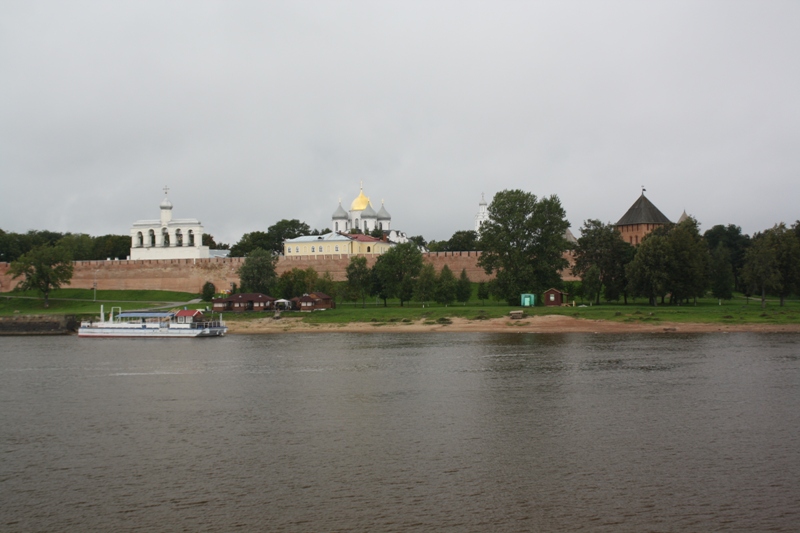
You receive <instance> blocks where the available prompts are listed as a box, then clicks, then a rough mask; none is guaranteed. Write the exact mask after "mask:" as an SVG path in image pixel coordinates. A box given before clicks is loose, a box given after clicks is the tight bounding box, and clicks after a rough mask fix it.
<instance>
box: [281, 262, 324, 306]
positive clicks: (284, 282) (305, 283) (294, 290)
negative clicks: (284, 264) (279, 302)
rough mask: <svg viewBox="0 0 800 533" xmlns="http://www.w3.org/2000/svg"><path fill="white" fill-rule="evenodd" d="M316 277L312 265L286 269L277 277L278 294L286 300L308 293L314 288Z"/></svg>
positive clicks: (317, 277)
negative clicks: (303, 267) (304, 267)
mask: <svg viewBox="0 0 800 533" xmlns="http://www.w3.org/2000/svg"><path fill="white" fill-rule="evenodd" d="M318 279H319V276H318V275H317V271H316V270H314V268H313V267H308V268H306V269H302V268H293V269H291V270H287V271H286V272H284V273H283V274H281V276H280V278H279V279H278V285H279V287H280V294H281V296H282V297H283V298H285V299H287V300H288V299H290V298H294V297H295V296H302V295H304V294H308V293H310V292H312V291H313V290H314V287H315V286H316V285H317V281H318Z"/></svg>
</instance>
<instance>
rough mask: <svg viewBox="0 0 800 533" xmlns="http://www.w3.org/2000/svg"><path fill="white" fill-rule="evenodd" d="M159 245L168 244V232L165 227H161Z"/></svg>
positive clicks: (165, 245)
mask: <svg viewBox="0 0 800 533" xmlns="http://www.w3.org/2000/svg"><path fill="white" fill-rule="evenodd" d="M161 246H164V247H167V246H169V232H168V231H167V228H163V229H162V230H161Z"/></svg>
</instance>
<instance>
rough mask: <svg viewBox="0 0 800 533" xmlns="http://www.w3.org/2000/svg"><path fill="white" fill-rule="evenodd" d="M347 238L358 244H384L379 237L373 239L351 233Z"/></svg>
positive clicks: (369, 236) (361, 234) (368, 236)
mask: <svg viewBox="0 0 800 533" xmlns="http://www.w3.org/2000/svg"><path fill="white" fill-rule="evenodd" d="M347 237H348V238H349V239H351V240H353V241H358V242H382V241H381V240H380V239H378V238H377V237H373V236H372V235H364V234H363V233H351V234H350V235H348V236H347Z"/></svg>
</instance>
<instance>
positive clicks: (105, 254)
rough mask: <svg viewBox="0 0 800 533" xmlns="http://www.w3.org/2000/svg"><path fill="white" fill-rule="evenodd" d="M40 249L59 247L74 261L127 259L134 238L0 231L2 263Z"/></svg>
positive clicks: (0, 256) (0, 258)
mask: <svg viewBox="0 0 800 533" xmlns="http://www.w3.org/2000/svg"><path fill="white" fill-rule="evenodd" d="M40 246H50V247H53V246H59V247H61V248H63V249H64V250H65V251H66V252H67V253H68V254H69V256H70V258H71V259H72V260H73V261H103V260H105V259H108V258H109V257H112V258H120V259H124V258H125V257H127V256H128V255H129V254H130V249H131V237H130V235H103V236H100V237H92V236H91V235H86V234H85V233H58V232H55V231H35V230H31V231H29V232H27V233H13V232H5V231H3V230H2V229H0V262H7V263H11V262H12V261H16V260H17V259H19V258H20V257H22V256H23V255H25V254H26V253H28V252H30V251H31V250H33V249H34V248H38V247H40Z"/></svg>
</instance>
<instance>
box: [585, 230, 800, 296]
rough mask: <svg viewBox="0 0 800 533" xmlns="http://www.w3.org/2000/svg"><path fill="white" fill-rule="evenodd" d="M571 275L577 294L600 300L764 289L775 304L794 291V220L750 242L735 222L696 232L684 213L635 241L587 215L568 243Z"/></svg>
mask: <svg viewBox="0 0 800 533" xmlns="http://www.w3.org/2000/svg"><path fill="white" fill-rule="evenodd" d="M572 270H573V273H575V274H576V275H578V276H580V277H581V279H582V285H583V287H582V290H583V294H584V296H586V297H588V298H589V299H593V300H595V301H596V302H597V303H599V302H600V296H601V295H602V296H603V297H604V298H605V300H606V301H617V300H619V299H620V298H622V299H624V301H625V303H627V299H628V297H629V296H632V297H637V296H640V297H644V298H647V300H648V301H649V302H650V303H651V304H652V305H657V304H658V303H659V301H660V302H661V303H665V302H666V297H667V295H669V303H671V304H680V303H682V302H688V301H690V300H695V299H696V298H699V297H702V296H704V295H705V294H707V293H708V292H709V291H710V293H711V295H712V296H714V297H715V298H719V299H721V300H722V299H726V300H727V299H730V298H732V296H733V292H734V291H740V292H742V293H744V294H745V295H747V296H750V295H752V294H760V295H761V297H762V305H763V304H764V302H765V299H766V295H767V294H768V293H770V294H775V295H777V296H779V297H780V301H781V305H783V304H784V301H785V298H786V297H788V296H789V295H790V294H793V293H797V292H798V290H800V222H797V223H795V224H794V226H792V228H787V227H786V225H785V224H783V223H781V224H777V225H776V226H774V227H773V228H770V229H768V230H766V231H764V232H761V233H757V234H755V235H754V236H753V238H752V239H751V238H750V237H748V236H747V235H744V234H742V230H741V228H740V227H738V226H735V225H728V226H722V225H718V226H714V227H713V228H711V229H710V230H708V231H706V232H705V233H704V234H703V235H701V234H700V232H699V228H698V223H697V221H696V220H695V219H693V218H688V219H686V220H684V221H683V222H681V223H679V224H673V225H669V226H664V227H660V228H657V229H655V230H654V231H652V232H651V233H650V234H648V235H647V236H646V237H645V238H644V239H642V242H641V244H640V245H639V246H637V247H633V246H631V245H630V244H628V243H627V242H625V241H624V240H623V239H622V237H621V236H620V234H619V232H618V231H617V230H616V228H615V227H614V226H613V225H612V224H603V223H602V222H600V221H598V220H587V221H586V222H584V225H583V228H582V229H581V237H580V238H579V239H578V243H577V245H576V247H575V264H574V266H573V269H572Z"/></svg>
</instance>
